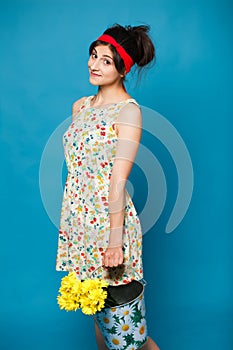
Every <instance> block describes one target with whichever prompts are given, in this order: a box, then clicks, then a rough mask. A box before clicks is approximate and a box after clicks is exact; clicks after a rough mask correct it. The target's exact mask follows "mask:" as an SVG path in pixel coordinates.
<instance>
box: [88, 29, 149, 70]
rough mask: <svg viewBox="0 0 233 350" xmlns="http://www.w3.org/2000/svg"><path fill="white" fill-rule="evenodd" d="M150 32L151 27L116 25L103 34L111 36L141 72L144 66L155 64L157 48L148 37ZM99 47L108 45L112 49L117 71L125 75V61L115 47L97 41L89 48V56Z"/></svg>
mask: <svg viewBox="0 0 233 350" xmlns="http://www.w3.org/2000/svg"><path fill="white" fill-rule="evenodd" d="M149 30H150V26H149V25H140V26H134V27H132V26H130V25H127V26H125V27H123V26H121V25H120V24H118V23H116V24H114V25H113V26H112V27H110V28H108V29H107V30H105V32H104V33H103V34H108V35H111V36H112V37H113V38H114V39H115V40H116V41H117V42H118V43H119V44H120V45H121V46H123V48H124V49H125V51H126V52H127V53H128V54H129V55H130V56H131V57H132V59H133V61H134V62H135V63H136V64H137V68H138V70H139V71H140V70H141V69H142V68H143V67H144V66H146V65H148V63H150V62H152V61H153V60H154V62H155V47H154V45H153V43H152V41H151V39H150V37H149V35H148V32H149ZM98 45H107V46H109V47H110V49H111V50H112V53H113V60H114V63H115V66H116V69H117V71H118V72H119V73H120V74H123V73H124V71H125V65H124V61H123V60H122V58H121V57H120V55H119V54H118V52H117V51H116V49H115V47H114V46H112V45H111V44H109V43H106V42H104V41H100V40H95V41H93V42H92V43H91V45H90V47H89V54H90V55H91V53H92V50H93V49H94V48H95V47H96V46H98Z"/></svg>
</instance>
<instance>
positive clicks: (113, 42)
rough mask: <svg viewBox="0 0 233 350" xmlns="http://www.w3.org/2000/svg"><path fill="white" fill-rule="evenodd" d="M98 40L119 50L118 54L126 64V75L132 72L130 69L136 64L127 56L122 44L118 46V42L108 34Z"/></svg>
mask: <svg viewBox="0 0 233 350" xmlns="http://www.w3.org/2000/svg"><path fill="white" fill-rule="evenodd" d="M97 40H101V41H105V42H107V43H109V44H111V45H112V46H114V47H115V49H116V50H117V52H118V53H119V55H120V56H121V58H122V59H123V61H124V64H125V69H126V73H128V72H129V71H130V68H131V67H132V66H133V64H134V61H133V59H132V58H131V57H130V55H129V54H127V52H126V51H125V49H124V48H123V47H122V46H121V45H120V44H118V42H117V41H116V40H115V39H114V38H113V37H112V36H110V35H108V34H103V35H101V36H100V37H99V38H98V39H97Z"/></svg>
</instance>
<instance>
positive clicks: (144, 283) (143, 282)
mask: <svg viewBox="0 0 233 350" xmlns="http://www.w3.org/2000/svg"><path fill="white" fill-rule="evenodd" d="M102 268H105V266H104V265H102V266H99V267H97V268H96V269H95V270H94V271H93V272H92V274H91V275H92V276H93V274H94V273H95V272H96V271H98V270H99V269H102ZM129 268H130V269H131V270H133V268H132V267H131V266H129ZM133 271H134V272H135V273H136V275H137V276H138V277H139V281H140V282H141V283H142V284H143V285H144V287H145V286H146V285H147V282H146V280H144V278H140V276H139V274H138V272H136V271H135V270H133Z"/></svg>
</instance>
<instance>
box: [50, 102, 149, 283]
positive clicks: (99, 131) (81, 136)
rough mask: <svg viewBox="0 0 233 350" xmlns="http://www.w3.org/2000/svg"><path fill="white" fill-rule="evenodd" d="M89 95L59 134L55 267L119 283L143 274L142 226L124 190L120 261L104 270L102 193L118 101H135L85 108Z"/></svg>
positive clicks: (113, 143) (106, 182)
mask: <svg viewBox="0 0 233 350" xmlns="http://www.w3.org/2000/svg"><path fill="white" fill-rule="evenodd" d="M92 97H93V96H89V97H87V98H86V99H85V101H84V103H83V105H82V106H81V107H80V108H79V110H78V111H77V113H76V114H75V116H74V118H73V121H72V123H71V125H70V126H69V128H68V129H67V131H66V132H65V133H64V135H63V145H64V152H65V160H66V165H67V169H68V174H67V178H66V183H65V187H64V193H63V201H62V208H61V216H60V230H59V239H58V251H57V260H56V269H57V270H59V271H74V272H75V273H76V275H77V277H78V278H79V279H80V280H85V279H88V278H93V277H97V275H96V273H97V274H98V277H99V275H100V276H101V277H102V278H105V279H106V280H107V281H108V282H109V283H110V284H111V285H118V284H125V283H128V282H129V281H130V280H131V279H132V277H133V278H136V279H137V280H140V279H141V278H142V277H143V268H142V230H141V225H140V221H139V217H138V214H137V212H136V209H135V207H134V204H133V202H132V200H131V197H130V195H129V193H128V192H127V190H126V189H125V191H126V193H125V197H126V206H125V217H124V231H123V251H124V266H121V267H115V268H110V269H108V270H104V269H102V268H101V266H102V258H103V254H104V251H105V250H106V248H107V246H108V240H109V234H110V218H109V211H108V193H109V183H110V178H111V170H112V166H113V163H114V156H115V153H116V145H117V134H116V132H115V130H114V122H116V120H117V118H118V116H119V113H120V111H121V113H124V109H123V108H124V106H126V105H128V106H129V104H130V105H131V106H132V105H134V107H135V104H136V105H137V106H138V104H137V102H136V101H135V100H134V99H128V100H125V101H122V102H118V103H114V104H110V105H106V106H103V107H91V106H90V101H91V99H92ZM98 268H99V269H98ZM96 269H98V270H97V271H96ZM94 271H95V272H94Z"/></svg>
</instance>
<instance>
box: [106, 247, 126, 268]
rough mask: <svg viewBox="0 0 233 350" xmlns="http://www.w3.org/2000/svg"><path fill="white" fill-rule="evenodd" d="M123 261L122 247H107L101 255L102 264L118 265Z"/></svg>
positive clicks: (107, 265) (108, 265)
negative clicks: (102, 255)
mask: <svg viewBox="0 0 233 350" xmlns="http://www.w3.org/2000/svg"><path fill="white" fill-rule="evenodd" d="M122 263H123V252H122V248H121V247H120V248H119V247H118V248H108V249H107V250H106V252H105V254H104V257H103V265H104V266H106V267H113V266H118V265H121V264H122Z"/></svg>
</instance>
